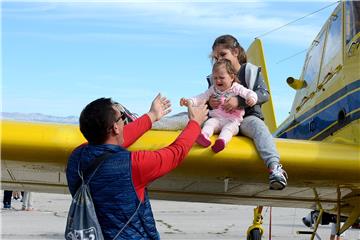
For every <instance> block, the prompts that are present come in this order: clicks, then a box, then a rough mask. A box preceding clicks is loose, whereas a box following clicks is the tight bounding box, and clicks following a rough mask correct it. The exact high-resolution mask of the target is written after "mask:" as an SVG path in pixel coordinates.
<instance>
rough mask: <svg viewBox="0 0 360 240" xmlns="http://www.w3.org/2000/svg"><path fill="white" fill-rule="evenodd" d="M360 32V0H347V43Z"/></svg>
mask: <svg viewBox="0 0 360 240" xmlns="http://www.w3.org/2000/svg"><path fill="white" fill-rule="evenodd" d="M359 32H360V2H359V1H346V44H348V43H349V42H350V41H351V39H352V38H353V37H354V36H355V35H356V34H357V33H359Z"/></svg>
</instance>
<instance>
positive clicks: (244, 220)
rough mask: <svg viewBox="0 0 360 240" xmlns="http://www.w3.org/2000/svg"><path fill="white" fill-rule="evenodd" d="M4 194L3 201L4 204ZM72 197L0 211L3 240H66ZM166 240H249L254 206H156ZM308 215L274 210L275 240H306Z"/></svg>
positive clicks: (357, 238)
mask: <svg viewBox="0 0 360 240" xmlns="http://www.w3.org/2000/svg"><path fill="white" fill-rule="evenodd" d="M2 196H3V192H1V194H0V197H1V199H2ZM70 201H71V196H70V195H65V194H47V193H33V202H34V211H22V210H21V202H20V201H19V200H13V201H12V209H11V210H3V209H2V210H1V239H3V240H10V239H21V240H25V239H64V237H63V236H64V235H63V233H64V229H65V223H66V217H67V212H68V208H69V205H70ZM151 203H152V208H153V211H154V217H155V219H156V224H157V228H158V230H159V232H160V235H161V239H184V240H185V239H209V240H210V239H243V240H245V239H246V230H247V228H248V227H249V226H250V225H251V223H252V215H253V208H254V206H238V205H225V204H207V203H187V202H170V201H158V200H152V201H151ZM308 213H309V210H308V209H290V208H272V234H271V235H272V236H271V239H272V240H289V239H294V240H305V239H310V237H309V236H304V235H298V234H297V233H296V232H297V231H299V230H309V229H308V228H307V227H305V226H304V225H303V224H302V221H301V218H302V217H303V216H305V215H306V214H308ZM269 215H270V208H264V211H263V216H264V224H263V227H264V228H265V234H264V237H263V240H266V239H269ZM318 233H319V235H320V237H321V239H323V240H324V239H326V240H327V239H329V234H330V227H329V226H320V229H319V230H318ZM345 240H360V230H358V229H356V230H355V229H350V230H349V231H347V232H346V234H345Z"/></svg>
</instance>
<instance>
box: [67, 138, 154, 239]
mask: <svg viewBox="0 0 360 240" xmlns="http://www.w3.org/2000/svg"><path fill="white" fill-rule="evenodd" d="M104 152H112V153H113V155H111V156H110V157H109V158H108V159H106V160H104V161H103V163H102V164H101V165H100V167H99V168H98V170H97V172H96V174H95V175H94V176H93V178H92V179H91V181H90V184H89V185H90V191H91V195H92V198H93V202H94V205H95V209H96V215H97V217H98V220H99V223H100V225H101V228H102V232H103V235H104V237H105V239H113V238H114V237H115V236H116V234H117V233H118V232H119V231H120V229H121V228H122V227H123V226H124V225H125V224H126V222H127V221H128V220H129V219H130V218H131V216H132V215H133V214H134V212H135V211H136V209H137V207H138V205H139V199H138V197H137V195H136V192H135V188H134V185H133V181H132V177H131V159H130V152H129V151H127V150H126V149H124V148H121V147H119V146H116V145H109V144H104V145H96V146H94V145H84V146H82V147H80V148H78V149H76V150H75V151H74V152H73V153H72V154H71V156H70V157H69V160H68V165H67V170H66V177H67V181H68V185H69V190H70V193H71V194H72V195H74V194H75V192H76V183H77V182H78V181H79V179H80V178H79V175H78V166H79V163H80V169H81V170H82V171H84V170H85V169H86V168H87V167H88V166H89V165H90V164H91V162H92V161H93V160H94V159H95V158H96V157H98V156H100V155H101V154H103V153H104ZM79 161H80V162H79ZM85 180H87V177H86V176H85ZM116 239H137V240H138V239H144V240H145V239H160V237H159V233H158V232H157V230H156V225H155V220H154V217H153V214H152V210H151V205H150V201H149V198H148V194H147V192H146V194H145V199H144V202H143V203H141V205H140V208H139V210H138V211H137V213H136V214H135V216H134V217H133V219H132V220H131V222H130V223H129V224H128V225H127V226H126V227H125V229H124V230H123V231H122V233H121V234H120V235H119V236H118V237H117V238H116Z"/></svg>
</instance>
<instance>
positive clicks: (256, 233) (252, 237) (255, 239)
mask: <svg viewBox="0 0 360 240" xmlns="http://www.w3.org/2000/svg"><path fill="white" fill-rule="evenodd" d="M247 240H261V232H260V229H258V228H254V229H253V230H251V231H250V234H249V235H248V236H247Z"/></svg>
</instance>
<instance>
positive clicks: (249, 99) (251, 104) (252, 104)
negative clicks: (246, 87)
mask: <svg viewBox="0 0 360 240" xmlns="http://www.w3.org/2000/svg"><path fill="white" fill-rule="evenodd" d="M246 104H247V105H248V106H249V107H252V106H254V105H255V104H256V99H255V98H253V97H249V98H248V99H246Z"/></svg>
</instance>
